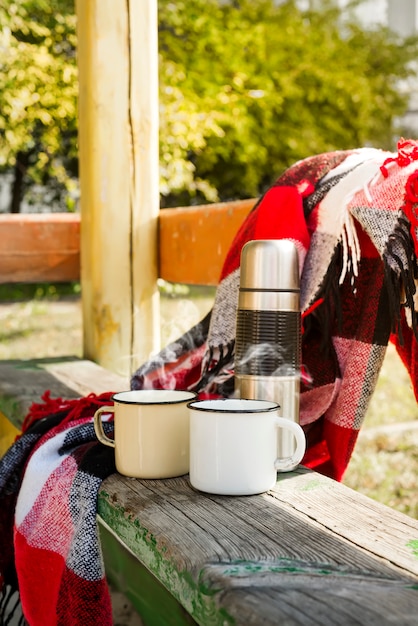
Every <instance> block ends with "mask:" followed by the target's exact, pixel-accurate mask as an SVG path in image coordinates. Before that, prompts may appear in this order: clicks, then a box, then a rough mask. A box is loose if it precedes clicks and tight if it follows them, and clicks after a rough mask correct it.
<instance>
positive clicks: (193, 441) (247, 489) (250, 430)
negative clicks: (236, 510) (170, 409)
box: [188, 398, 306, 496]
mask: <svg viewBox="0 0 418 626" xmlns="http://www.w3.org/2000/svg"><path fill="white" fill-rule="evenodd" d="M188 407H189V411H190V470H189V473H190V483H191V485H192V487H194V488H195V489H198V490H200V491H204V492H206V493H213V494H219V495H235V496H242V495H252V494H257V493H262V492H264V491H268V490H269V489H271V488H272V487H273V486H274V485H275V483H276V480H277V471H278V470H286V469H289V468H290V467H294V466H296V465H298V464H299V463H300V462H301V460H302V458H303V456H304V454H305V449H306V439H305V434H304V432H303V429H302V428H301V427H300V426H299V424H297V423H295V422H293V421H292V420H287V419H286V418H283V417H279V409H280V407H279V405H278V404H276V403H275V402H269V401H267V400H244V399H232V398H229V399H216V400H194V401H192V402H189V404H188ZM282 430H287V431H290V432H291V433H292V434H293V436H294V438H295V440H296V449H295V451H294V452H293V454H292V455H291V456H289V457H286V458H277V450H278V441H279V440H280V432H282Z"/></svg>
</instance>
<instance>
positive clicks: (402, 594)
mask: <svg viewBox="0 0 418 626" xmlns="http://www.w3.org/2000/svg"><path fill="white" fill-rule="evenodd" d="M283 485H286V488H284V487H283ZM340 488H341V489H342V495H341V496H340V495H339V493H340ZM349 492H350V490H348V488H345V487H343V486H342V485H340V484H338V483H335V482H333V481H330V480H329V479H326V478H324V477H319V479H318V475H317V474H315V473H313V472H308V471H307V470H304V469H302V468H301V469H300V470H299V471H297V472H294V473H292V474H286V475H282V477H281V480H280V481H279V482H278V484H277V486H276V488H275V489H274V490H273V491H272V492H270V493H269V494H263V495H260V496H253V497H250V498H228V497H222V496H218V497H216V496H207V495H204V494H200V493H197V492H196V491H194V490H192V489H191V487H190V485H189V481H188V478H187V477H184V478H178V479H171V480H169V481H167V480H162V481H140V480H135V481H131V480H129V479H125V478H123V477H121V476H116V475H114V476H111V477H109V478H108V479H106V481H104V483H103V486H102V489H101V493H100V497H99V514H100V516H101V518H103V519H104V521H105V522H106V524H108V525H109V526H110V528H112V529H113V530H114V531H115V533H116V534H117V535H118V536H119V538H120V540H121V541H122V542H123V544H125V545H126V546H127V548H128V549H129V550H131V551H132V553H133V554H136V555H137V556H138V558H139V560H140V561H141V562H142V563H143V564H144V565H145V566H146V567H147V568H148V569H149V570H150V571H151V572H152V573H154V575H156V576H157V577H158V579H159V580H160V581H161V582H162V583H163V584H164V585H165V586H166V587H167V588H168V589H169V591H171V593H172V594H173V596H174V597H176V598H177V599H178V601H179V602H180V603H181V604H182V605H183V606H184V607H185V608H186V609H187V610H188V611H189V612H190V614H191V615H192V616H193V617H194V619H195V620H196V621H197V622H198V623H199V624H205V625H207V624H224V623H230V621H232V620H234V621H233V623H236V624H259V623H263V624H277V623H281V622H280V619H279V618H280V617H281V618H282V619H283V620H284V621H283V623H286V624H306V623H307V621H306V620H307V619H308V615H311V617H312V622H309V623H313V624H324V623H329V624H342V623H356V624H364V625H365V626H366V625H367V626H368V625H369V624H373V623H376V624H386V623H392V622H390V619H391V618H390V616H391V615H395V616H396V618H397V621H396V623H398V624H411V625H412V624H414V623H415V621H414V620H416V615H417V611H418V594H417V589H418V587H417V585H418V577H417V573H418V560H417V557H416V550H417V547H416V541H417V540H418V522H416V521H415V520H412V519H410V518H407V517H406V516H403V515H401V514H399V516H400V517H396V516H395V520H394V522H393V524H391V523H390V516H391V515H392V513H393V512H392V511H391V510H390V509H387V507H383V506H382V505H380V504H378V503H374V502H372V501H370V500H369V499H368V498H357V496H358V494H355V493H354V492H352V493H351V494H350V493H349ZM291 493H294V494H302V496H301V497H300V501H299V500H298V508H296V507H295V506H294V505H293V502H292V498H291V497H290V495H289V494H291ZM305 493H307V494H310V497H309V498H306V500H305V504H304V499H303V494H305ZM288 495H289V497H288ZM340 497H341V500H343V499H344V498H345V500H346V502H347V505H348V508H351V509H352V517H353V520H356V519H357V518H356V513H357V514H358V519H360V520H361V522H360V523H361V524H362V528H361V529H360V530H359V523H358V522H353V521H352V520H351V523H352V524H353V527H352V526H351V524H347V511H343V510H339V514H338V515H335V513H334V509H335V505H336V503H338V502H339V500H340ZM295 498H296V496H295ZM349 517H351V515H350V516H349ZM379 519H383V522H382V530H383V528H384V526H385V525H387V527H388V529H389V531H388V537H387V538H386V539H385V542H383V543H385V545H381V543H380V541H377V542H375V541H374V540H373V538H371V535H372V534H373V530H374V529H375V527H376V523H377V520H379ZM327 520H331V522H329V521H327ZM356 532H357V534H356ZM414 542H415V543H414ZM340 597H341V598H342V599H341V602H339V601H338V598H340ZM244 598H245V602H244ZM311 611H312V613H311ZM323 613H324V614H326V615H328V621H321V620H322V619H323ZM348 615H351V620H352V621H351V622H350V621H348V622H345V621H344V618H346V617H347V616H348ZM286 620H287V621H286Z"/></svg>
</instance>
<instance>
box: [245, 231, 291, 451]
mask: <svg viewBox="0 0 418 626" xmlns="http://www.w3.org/2000/svg"><path fill="white" fill-rule="evenodd" d="M300 320H301V316H300V283H299V262H298V252H297V248H296V246H295V245H294V244H293V243H292V242H291V241H288V240H280V241H279V240H257V241H249V242H248V243H246V244H245V246H244V247H243V248H242V251H241V271H240V289H239V299H238V312H237V327H236V348H235V389H236V392H237V394H238V396H239V397H240V398H249V399H253V400H270V401H274V402H277V403H278V404H279V405H280V407H281V409H280V415H281V416H282V417H285V418H287V419H290V420H292V421H294V422H297V423H299V393H300V366H301V321H300ZM294 449H295V442H294V438H293V437H292V435H291V434H290V433H288V432H285V433H283V436H282V437H281V439H280V441H279V450H278V456H280V457H286V456H291V454H293V452H294Z"/></svg>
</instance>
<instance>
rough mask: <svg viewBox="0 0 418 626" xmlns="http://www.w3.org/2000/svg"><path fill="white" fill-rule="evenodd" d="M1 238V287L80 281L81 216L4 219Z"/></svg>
mask: <svg viewBox="0 0 418 626" xmlns="http://www.w3.org/2000/svg"><path fill="white" fill-rule="evenodd" d="M0 237H1V246H0V283H19V282H26V283H33V282H68V281H72V280H79V277H80V216H79V215H77V214H75V213H42V214H30V215H26V214H25V215H23V214H13V215H11V214H7V215H0Z"/></svg>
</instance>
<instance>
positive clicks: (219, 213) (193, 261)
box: [0, 199, 255, 285]
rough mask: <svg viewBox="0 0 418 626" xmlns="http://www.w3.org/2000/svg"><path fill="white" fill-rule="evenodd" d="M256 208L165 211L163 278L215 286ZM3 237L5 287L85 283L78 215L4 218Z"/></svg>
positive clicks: (0, 255) (0, 276) (0, 257)
mask: <svg viewBox="0 0 418 626" xmlns="http://www.w3.org/2000/svg"><path fill="white" fill-rule="evenodd" d="M254 204H255V200H254V199H250V200H239V201H237V202H224V203H219V204H210V205H200V206H195V207H178V208H175V209H164V210H163V211H160V213H159V216H158V224H159V235H158V236H159V243H158V266H159V271H158V275H159V277H160V278H163V279H164V280H168V281H171V282H175V283H188V284H191V285H216V284H217V282H218V280H219V276H220V273H221V269H222V264H223V262H224V260H225V257H226V254H227V252H228V249H229V246H230V244H231V242H232V239H233V237H234V236H235V234H236V232H237V231H238V229H239V227H240V226H241V224H242V222H243V221H244V219H245V217H246V216H247V215H248V213H249V211H250V210H251V208H252V207H253V206H254ZM141 228H142V226H141ZM0 234H1V236H2V241H3V244H2V249H1V250H0V282H2V283H15V282H41V281H46V282H48V281H56V282H65V281H68V280H79V279H80V215H79V214H78V213H47V214H42V215H10V214H7V215H0ZM137 247H141V246H139V244H138V246H137V245H135V246H134V248H135V249H136V248H137ZM136 265H137V266H138V267H142V271H143V270H144V265H141V263H139V261H138V263H136Z"/></svg>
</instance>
